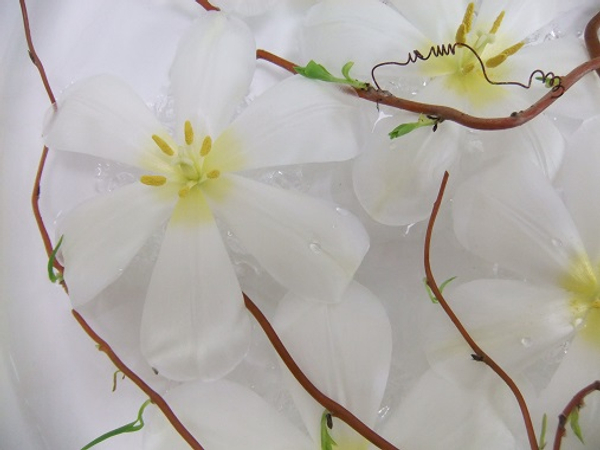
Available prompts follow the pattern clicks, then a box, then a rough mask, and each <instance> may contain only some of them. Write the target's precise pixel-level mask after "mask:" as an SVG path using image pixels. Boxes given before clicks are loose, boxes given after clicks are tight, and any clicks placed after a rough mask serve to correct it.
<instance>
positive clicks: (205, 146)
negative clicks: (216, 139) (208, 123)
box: [200, 136, 212, 156]
mask: <svg viewBox="0 0 600 450" xmlns="http://www.w3.org/2000/svg"><path fill="white" fill-rule="evenodd" d="M211 148H212V139H211V138H210V136H206V137H205V138H204V140H203V141H202V148H200V156H206V155H208V154H209V153H210V150H211Z"/></svg>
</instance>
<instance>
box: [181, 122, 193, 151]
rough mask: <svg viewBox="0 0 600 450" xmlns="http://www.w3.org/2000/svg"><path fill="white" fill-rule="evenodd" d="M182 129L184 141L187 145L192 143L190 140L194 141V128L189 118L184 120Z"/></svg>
mask: <svg viewBox="0 0 600 450" xmlns="http://www.w3.org/2000/svg"><path fill="white" fill-rule="evenodd" d="M183 131H184V134H185V143H186V144H187V145H192V142H194V129H193V128H192V123H191V122H190V121H189V120H186V121H185V124H184V125H183Z"/></svg>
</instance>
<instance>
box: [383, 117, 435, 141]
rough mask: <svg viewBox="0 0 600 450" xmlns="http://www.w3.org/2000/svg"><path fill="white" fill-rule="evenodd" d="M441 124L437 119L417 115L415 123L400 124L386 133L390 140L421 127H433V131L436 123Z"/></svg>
mask: <svg viewBox="0 0 600 450" xmlns="http://www.w3.org/2000/svg"><path fill="white" fill-rule="evenodd" d="M440 122H442V121H441V120H440V119H439V118H437V117H428V116H426V115H424V114H421V115H419V119H418V120H417V121H416V122H409V123H402V124H400V125H398V126H397V127H396V128H394V129H393V130H392V131H390V132H389V133H388V135H389V137H390V139H396V138H399V137H400V136H404V135H405V134H408V133H410V132H411V131H414V130H416V129H417V128H421V127H429V126H432V127H433V131H435V130H436V129H437V125H438V123H440Z"/></svg>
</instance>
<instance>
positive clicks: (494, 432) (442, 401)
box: [381, 365, 518, 450]
mask: <svg viewBox="0 0 600 450" xmlns="http://www.w3.org/2000/svg"><path fill="white" fill-rule="evenodd" d="M479 369H480V375H484V371H489V369H488V368H487V367H485V366H483V365H481V366H479ZM499 383H500V381H499V380H498V381H497V383H496V384H495V385H494V387H493V389H494V390H497V389H503V388H505V387H504V386H499V385H498V384H499ZM488 389H489V387H488ZM488 392H489V391H488ZM503 394H504V395H505V396H507V395H509V394H508V392H503ZM381 432H382V435H383V436H384V437H386V438H387V439H388V440H390V441H391V442H392V443H393V444H395V445H396V446H398V447H399V448H414V449H428V450H429V449H430V450H449V449H461V450H481V449H484V448H485V449H486V450H506V449H514V448H518V447H517V443H516V442H515V438H514V436H513V435H512V433H511V432H510V430H509V429H508V428H507V427H506V425H505V424H504V423H503V422H502V420H501V418H500V416H499V415H498V412H497V411H496V410H495V408H494V404H493V403H491V402H490V400H489V398H488V396H487V395H486V390H485V389H482V388H481V387H479V388H477V387H474V386H469V387H467V388H465V387H464V386H460V385H457V384H454V383H452V382H449V381H448V380H445V379H443V378H441V377H438V376H436V375H435V374H434V373H433V372H431V371H429V372H426V373H425V375H423V377H422V378H421V379H420V380H419V382H418V384H417V385H416V386H415V387H414V388H413V389H412V390H411V391H410V393H409V394H408V396H407V397H406V398H404V399H403V401H402V403H401V404H400V406H399V408H398V409H393V410H392V411H391V412H390V413H389V418H388V420H387V421H386V422H385V424H384V425H383V426H382V431H381Z"/></svg>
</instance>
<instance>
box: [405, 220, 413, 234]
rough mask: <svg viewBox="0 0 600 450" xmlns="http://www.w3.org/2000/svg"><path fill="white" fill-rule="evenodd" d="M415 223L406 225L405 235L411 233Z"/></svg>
mask: <svg viewBox="0 0 600 450" xmlns="http://www.w3.org/2000/svg"><path fill="white" fill-rule="evenodd" d="M414 226H415V224H414V223H411V224H410V225H406V228H405V229H404V236H408V233H410V230H411V229H412V227H414Z"/></svg>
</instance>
